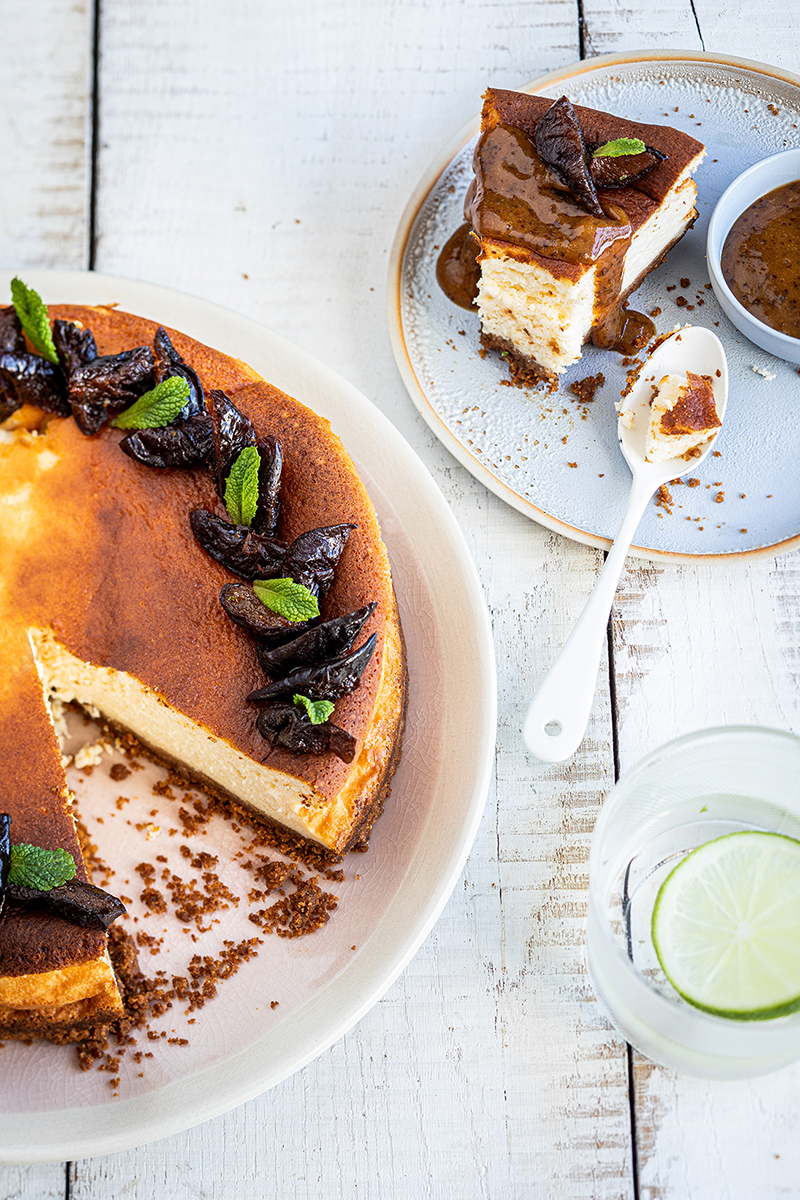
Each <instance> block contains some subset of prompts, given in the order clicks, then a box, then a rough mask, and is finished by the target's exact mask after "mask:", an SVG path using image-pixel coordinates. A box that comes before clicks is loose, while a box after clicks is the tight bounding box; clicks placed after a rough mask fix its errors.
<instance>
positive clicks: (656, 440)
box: [644, 371, 722, 462]
mask: <svg viewBox="0 0 800 1200" xmlns="http://www.w3.org/2000/svg"><path fill="white" fill-rule="evenodd" d="M721 425H722V422H721V421H720V419H719V416H718V415H717V406H716V403H715V401H714V387H713V383H712V380H711V378H710V376H708V375H695V374H694V372H693V371H687V372H686V374H685V375H664V376H663V377H662V378H661V379H660V380H659V381H658V383H657V384H654V385H653V396H652V399H651V401H650V423H649V425H648V427H647V438H646V440H645V454H644V456H645V458H646V459H647V461H648V462H665V461H666V460H667V459H669V458H680V457H682V456H689V455H691V454H692V452H693V451H696V450H697V449H698V447H700V446H703V445H704V444H705V443H706V442H708V441H710V440H711V438H713V437H714V436H715V435H716V433H717V430H718V429H719V428H720V426H721Z"/></svg>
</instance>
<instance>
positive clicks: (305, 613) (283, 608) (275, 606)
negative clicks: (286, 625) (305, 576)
mask: <svg viewBox="0 0 800 1200" xmlns="http://www.w3.org/2000/svg"><path fill="white" fill-rule="evenodd" d="M253 591H254V592H255V594H256V595H257V596H258V598H259V600H260V601H261V603H262V604H265V605H266V606H267V608H271V609H272V611H273V612H275V613H277V614H278V616H280V617H285V618H286V620H287V621H310V620H311V618H312V617H318V616H319V605H318V604H317V598H316V596H314V595H313V594H312V593H311V592H310V591H309V590H308V588H307V587H304V585H303V584H302V583H295V582H294V580H293V579H256V580H255V581H254V583H253Z"/></svg>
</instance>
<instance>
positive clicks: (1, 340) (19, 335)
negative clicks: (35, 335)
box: [0, 304, 25, 354]
mask: <svg viewBox="0 0 800 1200" xmlns="http://www.w3.org/2000/svg"><path fill="white" fill-rule="evenodd" d="M5 350H10V351H11V353H12V354H22V353H23V352H24V350H25V334H24V333H23V332H22V326H21V324H20V321H19V317H18V316H17V310H16V309H15V308H14V306H13V304H12V305H9V307H8V308H0V351H5Z"/></svg>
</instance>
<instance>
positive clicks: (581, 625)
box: [522, 327, 728, 762]
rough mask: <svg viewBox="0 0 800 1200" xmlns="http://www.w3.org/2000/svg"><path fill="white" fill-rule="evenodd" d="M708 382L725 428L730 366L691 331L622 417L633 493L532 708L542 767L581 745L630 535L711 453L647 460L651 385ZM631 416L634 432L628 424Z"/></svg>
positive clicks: (666, 351)
mask: <svg viewBox="0 0 800 1200" xmlns="http://www.w3.org/2000/svg"><path fill="white" fill-rule="evenodd" d="M687 370H688V371H693V372H694V373H695V374H696V375H710V376H711V379H712V381H713V384H714V401H715V403H716V407H717V415H718V416H719V419H720V421H722V419H723V416H724V413H725V405H726V402H727V399H728V365H727V362H726V360H725V351H724V350H723V349H722V345H721V344H720V341H719V338H718V337H716V335H715V334H713V333H712V332H711V330H710V329H702V328H699V327H698V328H687V329H682V330H680V331H679V332H677V333H674V334H673V335H672V336H671V337H669V338H667V339H666V341H664V342H662V344H661V345H660V346H659V347H658V349H657V350H656V351H655V353H654V354H652V355H651V356H650V358H649V359H648V360H647V362H646V363H645V364H644V365H643V367H642V369H641V371H640V372H639V378H638V379H637V381H636V383H635V385H634V387H633V388H632V390H631V392H630V393H629V395H628V396H626V398H625V402H624V404H623V407H622V409H621V411H620V419H619V424H618V428H617V436H618V438H619V444H620V447H621V448H622V453H623V454H624V456H625V460H626V462H627V463H628V466H629V467H630V469H631V471H632V473H633V483H632V486H631V494H630V497H629V498H628V504H627V507H626V509H625V514H624V516H623V518H622V524H621V525H620V527H619V532H618V533H617V536H616V538H615V539H614V542H613V544H612V546H611V549H610V550H609V552H608V558H607V559H606V561H605V564H604V566H603V569H602V571H601V572H600V574H599V576H598V577H597V583H596V584H595V586H594V590H593V591H592V594H591V596H590V597H589V599H588V600H587V602H586V606H585V608H584V610H583V612H582V613H581V615H580V617H579V618H578V621H577V623H576V625H575V628H574V629H573V630H572V633H571V634H570V635H569V638H568V639H567V641H566V643H565V645H564V648H563V650H562V651H561V653H560V654H559V656H558V658H557V659H556V661H555V662H554V664H553V666H552V667H551V668H550V671H549V673H548V675H547V676H546V678H545V680H544V682H543V683H542V685H541V687H540V688H539V690H538V692H537V693H536V696H535V698H534V700H533V703H532V704H531V706H530V708H529V709H528V715H527V717H526V718H525V724H524V725H523V727H522V736H523V738H524V740H525V745H526V746H527V747H528V749H529V750H530V752H531V754H534V755H536V757H537V758H541V759H544V761H545V762H563V761H564V759H566V758H569V757H570V756H571V755H572V754H574V753H575V751H576V750H577V749H578V746H580V744H581V742H582V741H583V735H584V733H585V732H586V725H587V722H588V720H589V712H590V711H591V707H592V700H593V699H594V693H595V689H596V687H597V671H598V667H599V664H600V654H601V652H602V648H603V642H604V641H605V637H606V629H607V626H608V617H609V614H610V612H611V605H612V603H613V601H614V593H615V592H616V590H617V584H618V583H619V577H620V575H621V574H622V568H623V566H624V564H625V558H626V557H627V554H628V550H629V549H630V545H631V542H632V541H633V535H634V534H635V533H636V529H637V526H638V524H639V521H640V520H641V518H642V514H643V513H644V510H645V508H646V507H647V505H648V503H649V501H650V499H651V498H652V496H653V495H654V493H655V492H656V491H657V489H658V488H659V487H661V485H662V484H663V483H668V482H669V480H670V479H675V478H676V477H677V476H679V475H684V474H685V473H686V472H687V470H689V469H690V467H691V468H692V469H693V468H694V467H695V466H697V464H698V463H700V462H701V461H702V459H703V458H705V456H706V455H707V454H708V453H709V451H710V450H711V447H712V446H713V445H714V442H715V441H716V437H713V438H712V439H711V440H710V441H709V442H706V443H705V444H704V446H703V449H702V453H701V454H700V456H699V457H697V458H692V459H690V460H689V462H688V463H687V461H686V459H683V458H670V459H668V460H667V461H666V462H654V463H649V462H646V461H645V457H644V449H645V435H646V433H647V426H648V424H649V420H650V397H651V395H652V388H651V384H652V383H657V382H658V380H659V379H661V378H662V377H663V376H664V375H667V374H676V375H683V374H685V373H686V371H687ZM628 413H632V414H633V418H634V421H633V426H632V428H629V427H628V425H627V424H626V423H624V422H626V421H627V420H629V418H627V417H626V414H628Z"/></svg>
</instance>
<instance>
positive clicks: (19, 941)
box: [0, 306, 406, 1037]
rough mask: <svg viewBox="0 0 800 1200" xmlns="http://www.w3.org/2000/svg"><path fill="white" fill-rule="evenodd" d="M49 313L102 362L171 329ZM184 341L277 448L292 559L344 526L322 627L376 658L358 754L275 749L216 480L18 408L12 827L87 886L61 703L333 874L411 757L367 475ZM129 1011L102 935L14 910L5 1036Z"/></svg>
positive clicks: (4, 965) (7, 622)
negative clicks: (196, 517)
mask: <svg viewBox="0 0 800 1200" xmlns="http://www.w3.org/2000/svg"><path fill="white" fill-rule="evenodd" d="M50 315H51V317H58V318H62V319H64V320H67V321H71V322H76V323H79V324H80V326H81V327H82V328H84V329H89V328H90V329H91V330H92V332H93V334H94V337H95V338H96V341H97V346H98V350H99V352H100V354H101V355H103V354H117V353H119V352H122V351H126V350H128V349H129V348H131V347H134V346H140V345H142V344H145V345H151V344H152V343H153V339H154V335H155V333H156V330H157V326H156V325H155V324H154V323H153V322H149V321H145V320H143V319H141V318H138V317H133V316H130V315H127V314H125V313H119V312H117V311H115V310H111V309H86V308H77V307H66V306H63V307H59V308H56V309H51V310H50ZM170 336H171V338H172V341H173V342H174V345H175V347H176V348H177V350H178V351H179V352H180V354H181V355H182V356H183V358H184V359H185V361H186V363H188V364H189V366H190V367H191V368H193V369H194V371H196V373H197V375H198V376H199V378H200V380H201V381H202V384H203V386H204V388H205V391H206V393H208V392H209V390H210V389H222V390H223V391H224V392H225V393H226V394H227V396H228V397H230V399H231V400H232V401H233V402H234V404H235V406H236V408H237V409H238V411H239V413H240V414H243V415H244V416H245V417H247V418H249V420H250V421H251V422H252V425H253V427H254V429H255V430H256V433H257V434H258V435H259V436H261V435H269V437H271V438H274V439H277V441H278V442H279V443H280V445H281V446H282V457H283V469H282V473H281V486H280V520H279V525H278V529H277V534H276V536H278V535H279V537H280V542H281V544H282V545H287V544H293V541H294V539H296V538H297V537H298V536H299V535H300V534H303V533H304V532H306V531H308V530H315V529H319V528H320V527H342V526H347V527H351V526H352V528H351V529H350V531H349V537H348V538H347V543H346V545H345V547H344V550H343V551H342V553H341V556H340V557H339V558H338V561H337V562H336V566H335V570H334V572H333V582H332V583H331V584H330V587H329V589H328V590H327V591H321V592H320V608H321V620H322V621H323V622H325V621H329V620H332V619H334V620H335V619H336V618H338V617H340V616H342V615H344V614H354V613H356V612H359V611H362V610H363V613H364V619H363V621H362V622H361V624H360V625H359V630H360V631H359V633H358V635H357V645H358V646H361V645H362V644H364V643H367V642H369V643H370V644H372V643H373V641H374V649H373V651H372V653H371V657H370V658H369V661H368V663H367V665H366V667H365V669H363V673H362V674H361V675H360V679H359V680H358V683H357V686H354V687H353V689H352V690H350V691H349V692H346V693H345V694H343V695H340V697H339V698H337V699H336V701H335V713H334V718H333V719H334V720H335V722H336V724H337V725H338V726H339V727H340V728H341V729H343V730H345V731H346V734H347V735H348V737H349V739H350V741H349V743H348V747H349V748H350V749H352V754H351V756H350V757H349V758H348V757H347V755H345V757H344V758H343V757H340V756H339V754H338V753H334V752H332V751H330V750H328V751H323V752H322V753H297V752H295V751H294V750H292V749H288V748H287V747H286V743H285V742H281V741H280V740H276V741H274V742H273V741H270V740H267V735H266V734H264V735H262V733H261V732H260V731H259V724H258V722H259V714H260V713H263V711H264V709H263V708H262V707H259V706H258V705H257V704H256V703H251V702H248V696H250V694H251V693H254V692H258V691H259V689H261V690H263V689H264V687H265V684H266V682H267V678H268V675H269V674H270V673H268V674H265V671H266V670H267V668H265V667H262V666H261V665H259V649H261V650H263V648H264V647H263V646H261V647H259V644H257V643H256V642H255V641H254V640H252V638H251V637H250V636H249V635H248V633H247V632H246V631H245V629H244V628H242V627H240V625H239V624H236V623H235V622H234V620H232V619H231V617H230V616H229V613H228V611H227V610H226V609H225V608H224V607H223V605H222V604H221V603H220V593H221V592H222V590H223V589H224V588H225V587H226V586H228V587H229V586H230V585H231V584H232V582H234V583H235V582H237V579H236V577H235V576H234V575H233V574H232V573H231V571H230V570H228V569H227V568H226V567H225V566H223V565H222V564H221V563H220V562H219V561H217V560H216V559H215V558H213V557H211V555H210V554H209V553H207V552H206V550H205V549H204V548H203V546H202V545H201V544H200V543H199V542H198V540H197V539H196V536H195V534H194V532H193V527H192V524H191V522H190V516H191V514H192V513H193V511H195V510H201V509H202V510H204V511H206V512H213V511H216V512H217V513H218V514H221V513H224V511H225V510H224V508H222V507H221V503H220V501H219V498H218V496H217V494H216V491H215V484H214V478H213V476H212V474H211V473H210V472H209V471H208V470H206V469H204V468H203V467H198V468H196V469H193V470H178V469H173V468H164V469H160V468H153V467H149V466H144V465H142V463H141V462H138V461H135V460H134V459H132V458H131V457H128V456H127V455H126V454H124V453H122V452H121V450H120V445H119V443H120V440H121V438H122V436H123V431H121V430H119V429H113V428H111V427H109V426H108V425H106V426H105V427H104V428H102V429H101V431H100V432H99V433H96V434H95V435H94V436H86V435H85V434H84V433H82V432H81V430H80V429H79V427H78V425H77V423H76V421H75V420H74V419H73V418H72V417H64V416H57V415H53V414H52V413H50V412H42V410H41V409H38V408H34V407H32V406H29V405H24V406H22V407H19V408H17V409H16V410H15V411H14V412H13V413H12V414H11V415H10V416H9V417H8V418H7V420H6V421H5V422H4V423H3V425H2V426H0V561H2V564H3V572H2V582H0V778H1V779H2V782H1V783H0V811H5V812H8V813H10V814H11V816H12V829H11V832H12V841H13V842H22V841H29V842H31V843H33V844H36V845H40V846H43V847H45V848H52V849H55V848H58V847H63V848H65V849H67V850H68V851H69V852H70V853H71V854H72V856H73V857H74V858H75V860H76V863H77V865H78V872H79V877H80V878H82V879H85V878H86V872H85V868H84V866H83V863H82V860H81V854H80V848H79V845H78V841H77V838H76V834H75V829H74V826H73V821H72V815H71V811H70V804H69V793H68V791H67V789H66V782H65V778H64V772H63V769H62V766H61V755H60V750H59V746H58V743H57V740H56V736H55V732H54V729H53V725H52V722H51V719H50V715H49V711H48V707H47V699H48V698H53V699H58V700H76V701H77V702H78V703H79V704H81V705H82V706H83V707H84V708H85V709H87V710H88V711H89V712H90V713H95V712H99V713H100V714H101V715H102V716H103V717H104V718H106V719H107V720H108V721H109V722H110V723H111V724H112V725H113V726H118V727H120V728H123V729H126V730H129V731H131V732H132V733H133V734H135V735H136V737H137V738H138V739H139V740H140V741H141V742H142V743H143V744H144V745H145V746H146V747H148V748H150V749H151V750H153V751H154V752H155V753H156V755H157V756H158V757H159V758H160V759H163V760H164V761H166V762H169V763H171V764H175V765H176V766H177V767H178V768H179V769H180V770H182V771H183V772H185V773H186V774H187V775H189V776H190V777H191V778H194V779H197V780H198V781H200V782H202V783H204V784H206V785H208V786H209V788H210V789H211V791H212V792H215V793H218V794H219V795H220V796H221V797H223V798H227V799H230V800H233V801H234V802H235V803H236V804H238V805H241V806H243V807H244V808H246V809H248V810H250V811H251V812H252V813H254V814H255V815H256V816H257V817H258V818H260V819H262V820H263V821H265V822H268V823H272V824H276V825H279V826H281V827H282V828H284V829H288V830H290V831H291V832H292V833H294V834H296V835H299V836H300V837H301V838H303V839H305V840H307V841H310V842H312V843H314V844H316V846H318V847H321V848H322V849H324V850H327V851H330V852H331V854H332V855H333V856H341V854H342V853H343V852H344V851H346V850H347V849H348V848H349V847H351V846H352V845H354V844H355V843H357V842H359V841H363V840H364V839H366V837H367V836H368V834H369V831H370V828H371V825H372V822H373V821H374V820H375V818H376V817H377V816H378V814H379V813H380V811H381V808H382V805H383V802H384V799H385V797H386V795H387V792H388V788H389V785H390V781H391V778H392V774H393V772H394V769H395V766H396V764H397V760H398V757H399V754H400V748H401V742H402V733H403V722H404V715H405V694H406V668H405V652H404V644H403V637H402V632H401V628H400V620H399V615H398V609H397V603H396V599H395V595H394V590H393V586H392V577H391V572H390V568H389V561H388V556H387V553H386V548H385V546H384V544H383V541H382V539H381V534H380V529H379V527H378V522H377V518H376V514H375V510H374V508H373V506H372V503H371V501H370V499H369V497H368V495H367V492H366V490H365V488H364V485H363V483H362V482H361V480H360V478H359V476H358V473H357V471H356V469H355V467H354V465H353V463H352V462H351V460H350V458H349V456H348V455H347V453H346V452H345V450H344V448H343V446H342V445H341V442H340V441H339V439H338V438H337V437H336V436H335V434H334V433H333V432H332V430H331V428H330V426H329V424H328V422H327V421H325V420H324V419H323V418H321V417H319V416H317V415H316V414H315V413H314V412H312V411H311V410H310V409H308V408H305V407H304V406H303V405H302V404H300V403H299V402H298V401H296V400H294V399H292V398H291V397H289V396H286V395H285V394H284V393H282V392H280V391H278V389H276V388H274V387H272V386H271V385H270V384H268V383H266V382H265V381H264V380H262V379H260V378H259V377H258V376H257V375H256V373H255V372H254V371H252V370H251V369H250V368H249V367H248V366H246V365H245V364H244V363H241V362H238V361H237V360H234V359H232V358H229V357H228V356H226V355H224V354H222V353H220V352H218V351H216V350H211V349H209V348H208V347H205V346H202V345H200V344H199V343H197V342H193V341H192V340H191V339H189V338H187V337H185V336H183V335H181V334H179V333H177V332H174V331H170ZM223 525H224V521H223ZM224 527H225V528H226V529H230V528H231V526H229V525H224ZM249 536H250V535H249V534H248V537H249ZM284 624H287V622H285V621H284ZM287 645H294V642H284V645H283V646H282V647H281V648H282V650H283V651H285V647H286V646H287ZM271 653H272V654H273V656H274V654H275V651H274V650H273V651H271ZM325 661H326V662H327V661H328V660H325ZM271 674H272V675H273V677H275V672H271ZM277 678H278V681H279V682H280V680H281V679H282V676H281V674H280V672H278V673H277ZM298 690H300V691H302V688H299V689H298ZM312 698H313V697H312ZM287 707H288V708H289V710H290V712H291V708H292V698H291V696H290V697H289V700H288V705H287ZM118 1012H119V996H118V994H117V990H116V984H115V983H114V976H113V972H112V971H111V968H110V965H109V963H108V957H107V954H106V934H105V931H104V930H87V929H83V928H81V927H79V926H76V925H70V924H69V923H68V922H67V921H65V920H64V919H63V918H59V917H56V916H54V915H51V914H49V913H45V912H44V911H43V910H41V909H39V908H31V909H30V910H29V909H26V908H24V907H20V906H16V907H15V906H9V905H6V908H5V911H4V912H3V913H2V915H0V1037H2V1036H3V1035H4V1034H5V1035H8V1036H28V1035H30V1034H32V1033H40V1034H43V1035H45V1036H50V1037H61V1036H66V1035H68V1034H70V1033H71V1032H74V1031H75V1030H77V1029H80V1028H83V1027H86V1026H91V1025H92V1024H96V1023H97V1021H99V1020H107V1019H110V1018H111V1016H113V1015H114V1014H115V1013H118Z"/></svg>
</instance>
